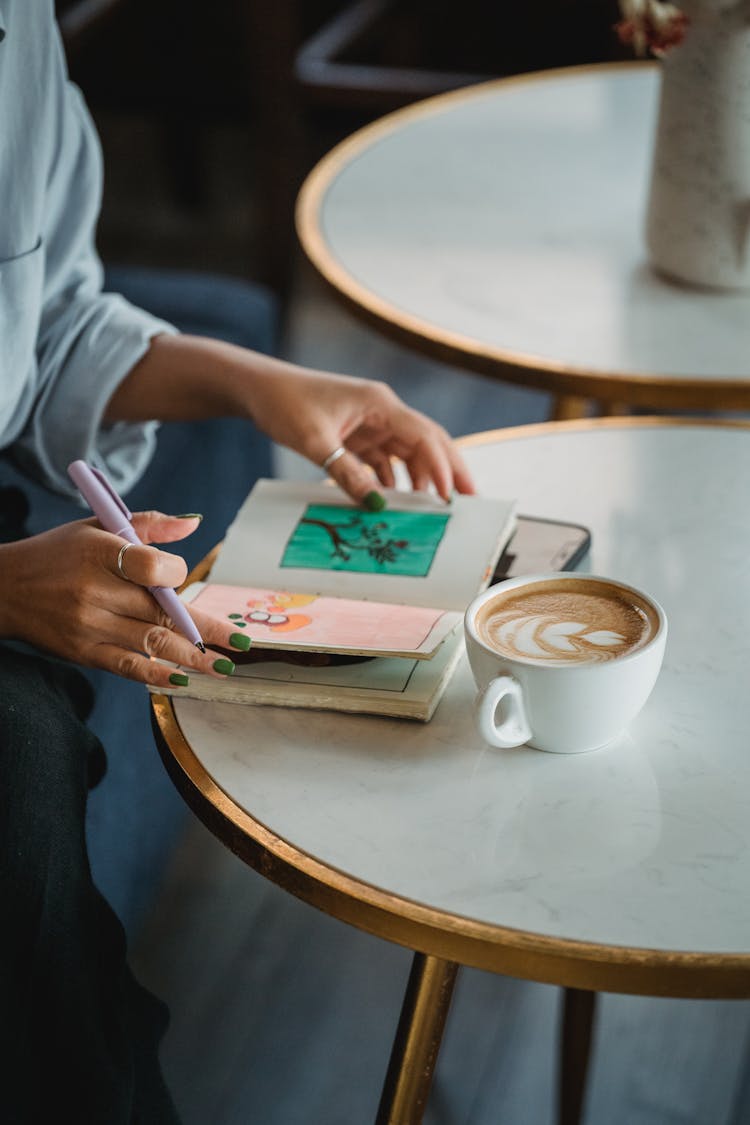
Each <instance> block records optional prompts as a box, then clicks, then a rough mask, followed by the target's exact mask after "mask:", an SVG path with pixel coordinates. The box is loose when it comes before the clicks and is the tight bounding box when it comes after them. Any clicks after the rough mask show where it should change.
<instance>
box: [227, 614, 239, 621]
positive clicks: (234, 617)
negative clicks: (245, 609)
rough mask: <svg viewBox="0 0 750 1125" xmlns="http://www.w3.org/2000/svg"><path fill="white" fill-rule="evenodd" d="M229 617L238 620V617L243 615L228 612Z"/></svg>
mask: <svg viewBox="0 0 750 1125" xmlns="http://www.w3.org/2000/svg"><path fill="white" fill-rule="evenodd" d="M227 617H228V618H229V619H230V621H236V620H237V618H238V617H242V614H241V613H228V614H227Z"/></svg>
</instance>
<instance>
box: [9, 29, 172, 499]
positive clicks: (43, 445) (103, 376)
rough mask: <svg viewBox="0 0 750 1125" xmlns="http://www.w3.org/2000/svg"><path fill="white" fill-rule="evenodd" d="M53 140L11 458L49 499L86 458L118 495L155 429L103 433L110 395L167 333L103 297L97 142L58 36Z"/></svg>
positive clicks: (141, 461)
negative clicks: (32, 331)
mask: <svg viewBox="0 0 750 1125" xmlns="http://www.w3.org/2000/svg"><path fill="white" fill-rule="evenodd" d="M51 45H52V55H53V58H52V65H51V67H50V71H51V73H50V86H51V93H50V97H51V98H53V101H52V106H51V122H52V126H53V128H52V130H51V131H52V138H51V144H50V165H49V174H48V182H47V187H46V195H45V202H46V208H45V228H44V232H43V245H44V255H45V258H44V285H43V299H42V310H41V317H40V323H39V331H38V335H37V346H36V361H37V366H38V378H39V393H38V396H37V399H36V403H35V406H34V409H33V411H32V413H31V416H30V418H29V422H28V424H27V426H26V428H25V430H24V433H23V434H21V435H20V436H19V438H18V440H17V442H16V443H15V448H14V454H15V456H16V457H17V459H18V460H19V461H21V462H22V464H23V466H24V468H25V469H26V470H27V471H30V472H32V473H33V474H34V475H35V476H39V477H41V478H42V479H43V480H44V481H45V482H46V483H47V484H48V485H50V486H51V487H52V488H54V489H55V490H56V491H59V492H62V493H66V494H68V495H71V496H75V497H77V495H78V494H77V492H76V490H75V488H74V487H73V486H72V484H71V481H70V479H69V477H68V474H67V466H68V464H69V463H70V462H71V461H73V460H75V459H76V458H85V459H86V460H89V461H92V462H94V463H95V464H97V465H98V466H99V467H100V468H102V469H103V470H104V471H105V472H106V474H107V475H108V476H109V478H110V480H111V481H112V483H113V484H114V485H115V487H116V488H117V489H118V490H121V491H127V490H128V488H130V487H131V486H132V485H133V484H134V483H135V482H136V481H137V480H138V478H139V477H140V475H141V474H142V473H143V471H144V469H145V468H146V466H147V465H148V462H149V460H150V459H151V456H152V454H153V451H154V448H155V444H156V430H157V423H156V422H146V423H129V422H128V423H126V422H118V423H115V424H114V425H104V424H103V421H102V419H103V415H104V411H105V409H106V406H107V403H108V402H109V400H110V398H111V396H112V394H113V392H114V390H115V388H116V387H117V386H118V384H119V383H120V382H121V381H122V380H123V379H124V378H125V376H126V375H127V374H128V373H129V372H130V370H131V369H132V368H133V367H134V366H135V364H136V363H137V362H138V360H139V359H140V358H141V357H142V356H143V355H144V354H145V353H146V351H148V348H149V345H150V341H151V340H152V339H153V337H154V336H156V335H160V334H162V333H165V332H166V333H174V332H175V331H176V330H175V329H174V328H173V326H172V325H170V324H167V323H166V322H165V321H162V320H159V319H158V318H156V317H153V316H151V315H150V314H148V313H146V312H144V311H143V310H141V309H137V308H135V307H134V306H132V305H130V304H129V303H128V302H127V301H125V300H124V299H123V298H122V297H120V296H118V295H116V294H108V293H103V292H102V284H103V270H102V266H101V262H100V260H99V257H98V255H97V252H96V248H95V232H96V224H97V221H98V217H99V210H100V206H101V194H102V158H101V151H100V148H99V141H98V138H97V136H96V132H95V129H94V126H93V123H92V121H91V119H90V116H89V114H88V111H87V109H86V106H85V104H84V101H83V98H82V96H81V94H80V92H79V90H78V89H77V88H76V87H75V86H74V85H73V84H72V83H71V82H70V81H69V80H68V77H67V71H66V66H65V60H64V56H63V50H62V46H61V44H60V40H59V36H58V35H57V34H55V36H54V38H53V39H52V42H51Z"/></svg>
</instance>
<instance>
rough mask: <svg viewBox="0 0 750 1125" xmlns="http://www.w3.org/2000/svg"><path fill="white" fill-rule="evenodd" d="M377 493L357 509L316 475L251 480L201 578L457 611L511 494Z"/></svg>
mask: <svg viewBox="0 0 750 1125" xmlns="http://www.w3.org/2000/svg"><path fill="white" fill-rule="evenodd" d="M384 495H385V497H386V499H387V507H386V508H385V509H384V510H383V511H382V512H367V511H364V510H363V509H362V508H360V507H358V506H357V505H355V504H354V503H353V502H352V501H351V500H349V498H348V497H347V496H346V495H345V494H344V493H343V492H342V491H341V490H340V489H339V488H337V487H335V486H331V485H329V484H325V483H324V482H312V483H311V482H296V481H278V480H260V481H258V482H257V484H256V485H255V487H254V488H253V490H252V492H251V493H250V495H249V497H248V498H247V500H246V501H245V503H244V504H243V506H242V508H241V509H240V511H239V513H238V514H237V517H236V518H235V520H234V522H233V523H232V525H231V526H230V528H229V530H228V532H227V535H226V538H225V540H224V543H223V544H222V548H221V550H220V551H219V556H218V559H217V561H216V563H215V564H214V567H213V570H212V572H211V581H212V582H217V583H220V584H223V585H238V586H247V585H252V586H256V587H267V588H268V589H275V590H290V591H294V592H295V593H300V594H304V593H312V594H318V595H325V596H328V597H341V598H361V599H363V600H366V601H380V602H389V603H393V602H395V603H398V604H401V605H413V606H424V607H428V608H429V607H433V608H435V609H444V610H456V611H463V610H464V609H465V608H466V606H467V605H468V603H469V602H470V601H471V600H472V598H473V597H474V596H475V595H476V594H477V593H478V592H479V591H480V590H482V589H484V587H485V586H486V585H487V583H488V582H489V579H490V576H491V575H492V571H493V569H494V566H495V563H496V562H497V559H498V558H499V557H500V554H501V552H502V548H503V546H504V544H505V542H506V541H507V539H508V537H509V535H510V533H511V531H512V530H513V528H514V526H515V502H513V501H506V500H495V499H488V498H485V497H479V496H455V497H454V499H453V501H452V503H450V504H445V503H443V502H442V501H441V500H438V499H436V498H434V497H432V496H431V495H429V494H426V493H415V492H405V491H398V490H396V489H385V490H384Z"/></svg>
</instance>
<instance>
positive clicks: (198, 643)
mask: <svg viewBox="0 0 750 1125" xmlns="http://www.w3.org/2000/svg"><path fill="white" fill-rule="evenodd" d="M195 647H196V648H198V649H200V651H201V652H202V653H203V654H204V655H205V652H206V646H205V645H204V643H203V641H196V642H195Z"/></svg>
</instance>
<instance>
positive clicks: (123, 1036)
mask: <svg viewBox="0 0 750 1125" xmlns="http://www.w3.org/2000/svg"><path fill="white" fill-rule="evenodd" d="M0 685H2V694H1V695H0V770H1V771H2V785H0V854H1V855H2V857H3V862H2V868H0V871H1V872H2V874H1V875H0V895H1V896H2V897H1V899H0V901H2V903H3V914H4V920H3V924H2V927H0V1072H1V1073H2V1084H1V1085H0V1120H2V1121H3V1122H7V1123H8V1125H26V1123H31V1122H33V1123H34V1125H37V1123H38V1125H41V1123H42V1122H44V1123H47V1122H51V1121H57V1120H63V1119H64V1120H68V1121H76V1122H78V1123H79V1125H84V1123H85V1125H134V1123H135V1122H138V1123H139V1125H162V1123H163V1125H171V1123H176V1122H177V1121H178V1117H177V1113H176V1111H175V1109H174V1106H173V1104H172V1100H171V1098H170V1096H169V1093H168V1092H167V1089H166V1087H165V1085H164V1081H163V1079H162V1076H161V1071H160V1068H159V1064H158V1044H159V1041H160V1039H161V1036H162V1034H163V1032H164V1030H165V1028H166V1025H167V1011H166V1008H165V1007H164V1006H163V1005H162V1004H161V1003H160V1002H159V1001H158V1000H156V999H155V998H154V997H153V996H151V995H150V994H149V993H147V992H146V991H145V990H144V989H143V988H142V987H141V986H140V985H139V984H138V983H137V981H136V980H135V978H134V977H133V975H132V973H131V972H130V969H129V968H128V965H127V962H126V960H125V933H124V931H123V928H122V925H121V923H120V921H119V920H118V918H117V916H116V915H115V913H114V911H113V910H112V909H111V907H110V906H109V905H108V903H107V902H106V900H105V899H104V898H103V897H102V895H101V894H100V893H99V891H98V890H97V889H96V887H95V886H94V883H93V880H92V878H91V872H90V869H89V862H88V856H87V851H86V842H85V834H84V823H85V811H86V801H87V797H88V790H89V788H90V786H91V785H92V784H95V783H96V782H97V781H99V780H100V779H101V776H102V774H103V771H104V753H103V750H102V747H101V744H100V743H99V741H98V740H97V738H96V737H95V736H94V735H93V734H92V733H91V731H90V730H89V728H88V727H87V726H86V724H85V721H84V720H85V718H86V716H87V715H88V713H89V711H90V709H91V706H92V704H93V692H92V689H91V687H90V685H89V683H88V681H87V680H86V679H85V678H84V677H83V676H82V675H81V674H80V673H79V672H78V671H77V670H76V669H74V668H71V667H69V666H67V665H65V664H62V663H57V662H55V661H51V660H46V659H43V658H41V657H38V656H31V655H27V654H25V653H22V652H19V651H17V650H15V649H13V648H9V647H6V646H5V645H0Z"/></svg>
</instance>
